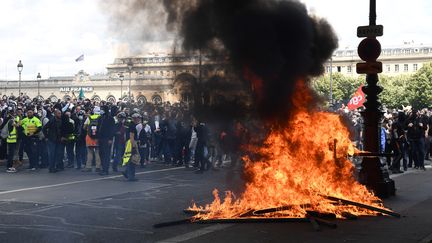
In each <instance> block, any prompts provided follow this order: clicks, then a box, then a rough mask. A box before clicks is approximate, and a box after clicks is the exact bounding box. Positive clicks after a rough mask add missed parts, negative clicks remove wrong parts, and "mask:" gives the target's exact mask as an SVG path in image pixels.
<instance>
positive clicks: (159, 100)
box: [151, 95, 162, 105]
mask: <svg viewBox="0 0 432 243" xmlns="http://www.w3.org/2000/svg"><path fill="white" fill-rule="evenodd" d="M151 100H152V102H153V104H156V105H159V104H162V97H160V95H153V97H152V99H151Z"/></svg>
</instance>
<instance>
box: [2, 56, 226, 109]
mask: <svg viewBox="0 0 432 243" xmlns="http://www.w3.org/2000/svg"><path fill="white" fill-rule="evenodd" d="M227 64H228V62H227V61H226V60H225V59H224V58H221V57H214V56H207V55H198V54H195V55H184V54H179V55H162V54H153V55H148V56H139V57H129V58H116V59H115V60H114V63H112V64H109V65H108V66H107V73H106V74H104V75H89V74H87V73H86V72H84V71H80V72H78V73H77V74H76V75H74V76H67V77H50V78H48V79H41V80H23V81H21V93H22V94H23V95H27V96H29V97H37V96H38V95H39V96H40V98H41V99H50V100H52V101H56V100H58V99H68V98H74V97H78V96H79V94H80V92H81V90H82V92H83V94H84V97H85V98H89V99H94V100H107V101H110V102H117V101H119V100H123V101H127V100H128V99H129V96H130V97H131V99H133V100H134V101H135V102H138V103H145V102H153V103H161V102H171V103H174V102H178V101H185V102H191V101H192V100H193V98H194V97H193V95H192V93H191V91H192V90H193V88H192V87H194V86H196V85H197V84H202V85H203V86H205V85H207V84H209V85H211V84H214V83H220V84H223V82H227V81H228V82H231V80H232V79H233V78H232V76H233V73H230V72H231V71H230V67H229V65H227ZM0 82H1V83H2V84H3V85H2V86H3V88H2V89H1V90H0V94H1V96H4V95H7V96H17V95H18V93H19V81H17V80H12V81H11V80H9V81H4V80H3V81H0ZM204 98H205V99H209V100H212V99H215V97H204Z"/></svg>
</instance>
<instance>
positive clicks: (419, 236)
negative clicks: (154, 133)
mask: <svg viewBox="0 0 432 243" xmlns="http://www.w3.org/2000/svg"><path fill="white" fill-rule="evenodd" d="M137 174H138V175H137V178H139V181H137V182H126V181H125V180H124V178H123V177H122V176H121V175H120V174H111V175H109V176H105V177H101V176H99V175H96V174H93V173H84V172H80V171H77V170H75V169H69V170H66V171H64V172H61V173H56V174H49V173H48V172H47V171H46V170H41V171H38V172H27V171H22V172H20V173H17V174H7V173H5V172H0V242H62V243H67V242H123V243H125V242H170V243H173V242H208V243H210V242H224V243H227V242H377V241H381V242H431V240H432V169H431V168H430V167H429V170H428V171H425V172H424V171H417V170H410V171H409V173H405V174H402V175H396V176H395V177H394V180H395V181H396V185H397V189H398V191H397V196H396V197H393V198H390V199H388V200H386V201H385V204H386V206H388V207H391V208H393V209H394V210H396V211H398V212H400V213H402V215H403V217H402V218H400V219H396V218H391V217H385V216H382V217H371V218H361V219H358V220H353V221H348V220H346V221H336V223H337V224H338V228H336V229H330V228H326V227H321V231H320V232H316V231H314V230H313V228H312V226H311V225H310V224H309V223H272V224H215V225H200V224H183V225H177V226H171V227H165V228H157V229H156V228H153V227H152V226H153V224H155V223H160V222H166V221H172V220H178V219H184V218H185V217H187V216H186V215H184V214H183V211H182V210H183V209H184V208H186V207H187V206H189V205H190V204H191V201H192V199H194V200H195V202H197V203H198V204H202V203H205V202H209V201H211V200H212V195H211V192H212V190H213V189H214V188H219V189H220V190H221V191H224V190H225V189H227V188H234V187H236V185H239V184H240V183H239V181H240V180H241V179H240V173H239V172H238V171H231V170H229V169H222V170H220V171H208V172H206V173H204V174H195V173H193V172H192V171H191V170H186V169H185V168H177V167H165V166H162V165H158V164H153V165H151V166H149V167H148V168H145V169H138V170H137ZM236 190H241V188H236Z"/></svg>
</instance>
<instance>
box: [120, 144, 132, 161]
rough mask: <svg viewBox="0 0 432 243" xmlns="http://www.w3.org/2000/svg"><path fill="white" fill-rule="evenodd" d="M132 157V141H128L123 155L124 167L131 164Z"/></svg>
mask: <svg viewBox="0 0 432 243" xmlns="http://www.w3.org/2000/svg"><path fill="white" fill-rule="evenodd" d="M131 156H132V143H131V141H130V140H127V142H126V148H125V152H124V155H123V164H122V166H125V165H127V164H128V163H129V160H130V158H131Z"/></svg>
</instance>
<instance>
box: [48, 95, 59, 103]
mask: <svg viewBox="0 0 432 243" xmlns="http://www.w3.org/2000/svg"><path fill="white" fill-rule="evenodd" d="M48 99H49V100H50V101H51V102H53V103H56V102H57V101H58V98H57V96H55V95H51V96H50V97H48Z"/></svg>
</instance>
